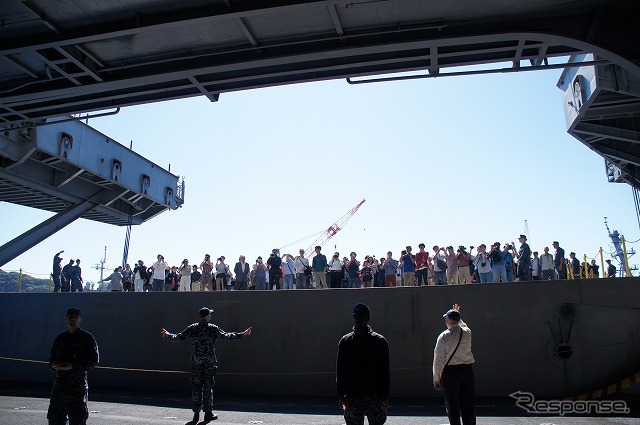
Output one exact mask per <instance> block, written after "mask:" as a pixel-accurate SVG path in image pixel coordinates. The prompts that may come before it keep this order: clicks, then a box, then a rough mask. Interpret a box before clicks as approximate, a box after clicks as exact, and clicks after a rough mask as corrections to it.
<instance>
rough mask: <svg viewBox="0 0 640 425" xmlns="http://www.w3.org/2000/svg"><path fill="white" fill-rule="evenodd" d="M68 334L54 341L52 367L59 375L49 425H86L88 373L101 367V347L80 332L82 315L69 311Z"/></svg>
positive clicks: (63, 334) (50, 365) (54, 386)
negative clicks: (99, 349)
mask: <svg viewBox="0 0 640 425" xmlns="http://www.w3.org/2000/svg"><path fill="white" fill-rule="evenodd" d="M66 321H67V325H68V330H67V331H66V332H63V333H61V334H60V335H58V336H57V337H56V339H55V340H54V341H53V347H52V348H51V358H50V360H49V367H50V368H51V370H53V371H55V372H56V379H55V381H54V383H53V392H52V393H51V402H50V404H49V411H48V412H47V419H49V425H65V424H66V423H67V417H68V418H69V425H84V424H86V423H87V418H88V417H89V410H88V409H87V397H88V388H89V386H88V384H87V371H88V370H89V369H91V368H92V367H94V366H95V365H97V364H98V360H99V354H98V344H97V343H96V340H95V338H94V337H93V335H91V334H90V333H89V332H86V331H84V330H83V329H80V322H82V313H81V312H80V310H79V309H77V308H70V309H69V310H67V316H66Z"/></svg>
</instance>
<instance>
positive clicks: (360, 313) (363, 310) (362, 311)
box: [351, 303, 371, 318]
mask: <svg viewBox="0 0 640 425" xmlns="http://www.w3.org/2000/svg"><path fill="white" fill-rule="evenodd" d="M351 317H354V318H365V317H367V318H371V310H369V306H367V305H366V304H361V303H358V304H356V305H354V306H353V310H352V311H351Z"/></svg>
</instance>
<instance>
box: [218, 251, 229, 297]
mask: <svg viewBox="0 0 640 425" xmlns="http://www.w3.org/2000/svg"><path fill="white" fill-rule="evenodd" d="M224 260H225V258H224V255H223V256H220V257H219V258H218V259H217V260H216V290H217V291H223V290H224V289H225V288H226V287H227V282H228V281H229V277H230V276H231V269H229V266H228V265H227V263H225V262H224Z"/></svg>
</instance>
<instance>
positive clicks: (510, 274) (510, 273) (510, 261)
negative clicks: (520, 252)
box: [502, 244, 514, 282]
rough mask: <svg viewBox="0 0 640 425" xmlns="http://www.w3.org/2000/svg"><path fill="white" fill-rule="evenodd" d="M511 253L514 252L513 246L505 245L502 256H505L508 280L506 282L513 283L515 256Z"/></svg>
mask: <svg viewBox="0 0 640 425" xmlns="http://www.w3.org/2000/svg"><path fill="white" fill-rule="evenodd" d="M511 251H513V245H510V244H505V245H504V250H503V253H502V255H503V256H504V270H505V272H506V273H507V280H506V281H505V282H513V275H514V273H513V266H514V261H513V254H511Z"/></svg>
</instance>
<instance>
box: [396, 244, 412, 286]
mask: <svg viewBox="0 0 640 425" xmlns="http://www.w3.org/2000/svg"><path fill="white" fill-rule="evenodd" d="M400 267H402V277H403V278H404V286H416V256H415V255H413V254H412V253H411V247H410V246H407V247H406V248H405V250H404V251H402V257H400Z"/></svg>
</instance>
